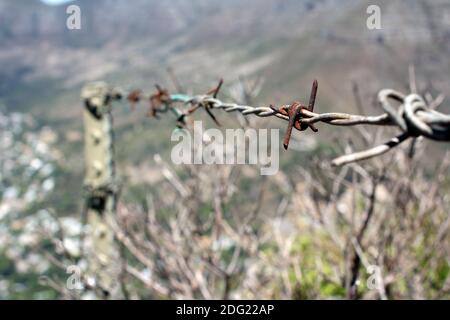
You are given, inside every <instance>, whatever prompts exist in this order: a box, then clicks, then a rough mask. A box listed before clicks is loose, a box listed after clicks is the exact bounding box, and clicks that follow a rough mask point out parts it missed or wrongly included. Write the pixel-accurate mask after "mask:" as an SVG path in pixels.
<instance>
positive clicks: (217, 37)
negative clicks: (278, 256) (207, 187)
mask: <svg viewBox="0 0 450 320" xmlns="http://www.w3.org/2000/svg"><path fill="white" fill-rule="evenodd" d="M73 3H74V4H77V5H79V6H80V8H81V15H82V29H81V30H68V29H67V28H66V18H67V14H66V12H65V11H66V8H67V4H65V5H59V6H48V5H45V4H43V3H42V2H40V1H38V0H0V129H1V130H2V131H1V132H0V133H1V135H0V136H1V138H2V144H1V145H0V150H2V156H1V157H0V164H1V170H2V171H1V172H0V196H1V198H0V200H1V202H0V222H2V219H4V220H5V221H6V219H10V220H11V221H12V220H15V219H16V218H21V219H22V218H24V217H23V216H26V215H28V214H35V213H38V218H39V216H44V218H45V217H46V216H47V215H49V214H50V213H49V212H48V211H47V209H49V211H51V212H53V211H54V212H56V214H57V215H65V216H70V215H74V214H78V213H79V212H80V211H81V210H80V208H81V204H82V199H83V198H82V191H81V190H82V179H83V149H82V148H83V144H82V120H81V110H82V105H81V102H80V97H79V94H80V90H81V87H82V86H83V85H84V84H85V83H86V82H89V81H95V80H106V81H108V82H109V83H111V84H115V85H120V86H121V87H124V88H125V89H130V88H136V87H142V88H144V89H151V88H152V87H153V86H154V84H155V83H160V84H161V85H163V86H166V87H168V88H169V90H171V91H174V88H173V84H172V82H171V81H170V79H169V76H168V73H167V68H168V67H171V68H172V69H173V70H174V72H175V73H176V75H177V77H178V78H179V80H180V82H181V83H182V85H183V87H185V88H187V89H188V90H189V91H192V92H195V93H199V92H205V91H206V90H207V89H209V88H210V87H212V86H213V85H214V84H215V83H216V81H217V80H218V79H219V78H221V77H223V78H224V80H225V85H224V90H223V91H222V92H221V93H220V95H221V97H223V98H224V100H225V99H226V100H231V95H230V93H229V90H228V89H229V88H230V87H232V86H233V85H235V84H236V83H237V81H238V79H239V77H244V78H249V79H255V78H257V77H263V78H264V82H263V87H262V90H261V93H260V95H259V96H258V97H256V98H255V100H254V101H252V103H253V104H255V105H256V104H270V103H272V104H285V103H290V102H292V101H293V100H300V101H305V100H306V99H307V97H308V96H309V90H310V87H311V82H312V80H313V79H318V81H319V93H318V100H317V104H316V108H317V110H318V111H320V112H325V111H330V110H333V111H344V112H345V111H347V112H360V111H359V110H357V108H356V106H355V103H354V97H353V94H352V83H358V84H359V89H360V94H361V97H362V99H363V101H364V109H365V110H364V112H365V113H368V114H377V113H380V112H381V109H380V108H379V107H378V106H376V105H375V103H374V101H375V100H374V97H375V95H376V93H377V92H378V90H380V89H382V88H387V87H391V88H395V89H398V90H401V91H403V92H405V91H406V90H407V88H408V83H407V79H408V67H409V66H410V65H414V66H415V68H416V74H417V81H418V86H419V90H421V91H427V92H430V93H432V94H433V96H436V95H437V94H439V93H443V94H445V95H446V96H448V95H450V83H449V81H448V75H449V74H450V61H449V59H448V57H449V54H450V3H449V2H448V1H447V0H434V1H426V0H385V1H369V0H362V1H355V0H316V1H313V0H284V1H276V0H247V1H239V0H229V1H223V0H191V1H188V0H173V1H157V0H133V1H126V0H96V1H89V0H77V1H74V2H73ZM370 4H378V5H379V6H380V8H381V20H382V22H381V23H382V29H381V30H368V29H367V27H366V19H367V13H366V9H367V6H368V5H370ZM440 110H441V111H443V112H447V113H449V112H450V103H448V101H447V100H446V101H445V102H444V104H443V105H442V107H441V109H440ZM145 111H146V110H144V109H143V108H141V109H139V110H137V111H136V112H134V113H130V112H129V108H128V106H126V105H125V104H124V105H119V104H117V105H116V106H115V109H114V112H113V113H114V120H115V121H114V122H115V124H114V126H115V133H116V135H115V138H116V140H117V144H116V150H115V151H116V154H117V158H118V161H117V164H118V166H119V170H118V171H119V173H120V175H121V177H122V178H123V181H124V185H125V186H126V188H124V190H123V197H122V199H124V202H128V203H130V202H131V203H138V202H139V201H141V200H142V199H145V197H146V195H147V194H148V193H151V192H153V191H154V189H156V187H155V185H157V183H158V182H160V181H161V179H162V178H161V170H160V169H158V168H156V167H155V166H154V164H153V162H152V161H153V160H152V159H153V155H154V153H160V154H161V155H162V156H163V158H164V157H165V156H167V155H168V153H170V148H169V146H170V139H169V137H170V133H171V131H172V129H173V127H174V126H175V121H174V119H163V120H161V121H156V120H155V119H149V118H146V117H145ZM221 117H222V115H221ZM223 117H224V118H225V121H226V117H230V115H223ZM169 118H170V117H169ZM221 119H222V118H221ZM252 121H254V123H253V125H254V126H258V125H261V126H265V127H267V126H272V127H280V128H284V127H285V125H286V123H284V122H283V121H277V120H273V119H271V120H269V119H252ZM212 125H213V124H212V123H211V126H212ZM16 127H17V128H18V129H16V131H17V132H13V131H14V130H15V129H14V128H16ZM318 127H319V129H320V130H321V131H320V132H321V134H318V135H312V134H309V133H308V134H305V135H301V136H300V138H299V140H296V134H294V137H293V140H294V141H293V143H292V145H293V146H294V145H295V142H298V143H300V144H301V143H304V144H305V145H307V144H308V143H309V142H310V141H311V140H313V142H314V143H312V144H309V145H312V146H314V147H313V149H314V148H315V149H314V150H311V148H310V149H308V148H303V149H302V148H298V150H300V151H298V150H295V148H294V147H293V148H292V150H290V152H288V153H281V156H280V161H281V167H282V169H283V173H282V174H284V171H285V170H286V171H288V170H293V169H292V168H293V167H294V165H298V164H302V165H303V163H305V162H304V161H302V160H303V159H304V158H305V157H308V156H310V155H309V154H308V152H310V151H311V153H315V154H317V153H319V152H322V151H323V149H325V150H326V152H333V150H331V149H332V148H330V145H329V142H330V141H331V140H332V139H333V138H334V137H335V136H339V135H343V136H339V137H343V138H345V137H346V136H347V135H350V134H352V131H351V130H350V129H349V130H348V131H346V130H345V129H342V130H343V131H339V132H336V131H333V134H327V133H330V132H331V131H329V128H325V127H324V126H320V125H319V126H318ZM283 130H284V129H283ZM9 131H11V132H12V133H9ZM343 132H344V133H343ZM49 137H50V138H49ZM306 137H307V138H306ZM308 139H309V140H308ZM308 141H309V142H308ZM43 144H45V146H46V147H45V148H44V151H42V150H40V148H42V145H43ZM39 146H41V147H39ZM427 146H430V148H431V149H432V152H433V153H431V154H439V152H441V150H442V149H446V148H447V149H448V145H443V144H438V143H433V142H431V141H427ZM306 149H308V152H305V151H304V150H306ZM49 150H50V151H49ZM302 150H303V151H302ZM330 150H331V151H330ZM327 158H330V157H327ZM430 158H431V157H430ZM428 160H429V162H431V160H432V159H428ZM431 166H432V164H431ZM45 168H47V169H45ZM48 168H51V170H50V169H48ZM260 178H261V177H254V176H252V177H246V179H247V180H248V181H252V184H250V182H248V181H247V180H246V182H245V183H246V184H247V185H246V186H244V187H243V188H242V190H243V191H245V192H247V193H248V194H252V193H256V191H257V190H256V188H253V189H252V188H251V187H249V186H255V185H258V182H259V181H258V180H257V179H260ZM245 192H243V193H245ZM240 208H241V209H242V207H240ZM272 211H273V210H272ZM66 218H67V217H66ZM31 220H32V219H31ZM19 222H21V223H19V224H17V229H18V230H19V229H20V230H22V229H23V228H24V227H23V226H24V225H25V226H27V225H28V222H29V221H28V220H26V219H25V218H24V219H22V220H20V221H19ZM32 222H33V221H31V222H30V225H31V226H30V227H28V229H33V228H34V224H33V223H32ZM0 228H6V227H4V226H3V225H1V224H0ZM25 229H27V228H25ZM13 231H14V232H16V231H15V230H13ZM23 238H24V237H22V238H21V240H20V239H16V237H9V236H8V237H7V236H6V233H5V236H4V237H3V238H1V239H2V241H0V242H3V243H5V245H4V246H3V247H0V275H1V274H7V275H16V274H21V272H22V274H24V273H27V272H28V273H30V270H35V269H36V270H35V271H33V272H35V273H36V274H34V275H33V277H32V278H31V279H32V280H30V279H28V278H26V277H25V276H23V277H22V276H19V277H18V280H14V281H17V282H18V283H19V284H21V283H22V284H23V283H31V282H33V283H34V282H37V278H38V275H39V274H40V273H42V272H41V271H39V270H41V269H43V268H44V267H42V265H41V261H39V260H38V259H36V258H35V257H34V256H31V258H30V257H29V256H28V255H26V254H25V253H23V252H22V251H21V250H22V249H20V250H19V249H17V250H16V248H15V247H12V249H11V248H9V249H8V250H6V249H5V248H7V246H8V247H11V244H12V243H18V246H19V247H20V246H22V242H23V243H26V242H27V239H28V238H27V237H25V240H24V239H23ZM4 249H5V252H3V251H4ZM16 257H22V258H23V259H22V260H23V261H22V262H23V263H22V264H21V267H20V268H19V267H18V266H13V264H12V263H11V261H12V260H14V259H15V258H16ZM30 261H31V262H30ZM44 269H45V268H44ZM21 270H22V271H21ZM8 286H9V284H8ZM4 287H6V284H5V283H3V282H1V281H0V298H2V297H8V296H13V293H14V297H15V294H16V291H17V292H18V293H17V297H29V295H27V294H28V293H23V295H22V293H21V292H23V290H22V291H21V290H10V289H8V290H6V289H4ZM19 287H20V286H19ZM2 288H3V289H2ZM19 289H20V288H19ZM5 292H6V293H5ZM12 292H13V293H12ZM30 292H31V293H30V295H31V294H33V290H32V289H30ZM52 294H53V293H52V292H50V293H49V292H47V291H45V292H43V293H42V296H43V297H49V296H50V297H51V296H52Z"/></svg>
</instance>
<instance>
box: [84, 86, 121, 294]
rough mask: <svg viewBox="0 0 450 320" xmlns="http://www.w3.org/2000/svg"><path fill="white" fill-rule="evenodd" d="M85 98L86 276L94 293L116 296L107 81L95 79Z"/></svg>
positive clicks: (113, 182) (114, 191)
mask: <svg viewBox="0 0 450 320" xmlns="http://www.w3.org/2000/svg"><path fill="white" fill-rule="evenodd" d="M81 97H82V99H83V102H84V108H83V118H84V126H85V137H84V139H85V140H84V143H85V166H86V167H85V170H86V173H85V180H84V187H85V191H86V200H85V201H86V204H85V208H86V222H87V230H86V235H85V243H84V248H85V254H86V258H87V263H88V266H87V270H86V272H87V278H88V279H89V281H94V282H95V286H94V287H95V288H97V289H99V290H95V294H96V297H98V298H102V299H108V298H118V294H119V292H120V290H119V286H118V284H117V279H118V277H117V275H118V272H119V271H118V269H119V267H118V266H117V265H116V264H117V262H118V250H117V249H118V248H117V245H116V244H115V241H114V232H113V230H112V229H111V227H110V223H109V222H110V220H111V219H112V218H113V217H114V215H115V211H116V201H117V197H118V192H119V187H118V186H119V184H118V183H117V179H116V174H115V167H114V157H113V132H112V116H111V101H112V100H113V99H114V98H115V97H114V96H113V95H112V93H111V91H110V89H109V87H108V85H107V84H106V83H104V82H94V83H90V84H88V85H86V86H85V87H84V88H83V89H82V92H81Z"/></svg>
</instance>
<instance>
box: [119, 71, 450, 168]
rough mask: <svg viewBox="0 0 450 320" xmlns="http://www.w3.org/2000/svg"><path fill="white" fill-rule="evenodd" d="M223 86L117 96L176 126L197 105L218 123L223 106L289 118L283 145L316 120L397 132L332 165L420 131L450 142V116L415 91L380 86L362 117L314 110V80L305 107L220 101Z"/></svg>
mask: <svg viewBox="0 0 450 320" xmlns="http://www.w3.org/2000/svg"><path fill="white" fill-rule="evenodd" d="M222 85H223V80H222V79H220V81H219V83H218V84H217V86H215V87H214V88H213V89H211V90H209V91H207V92H206V94H201V95H187V94H184V93H178V94H169V92H168V90H166V89H163V88H162V87H160V86H158V85H156V92H154V93H152V94H144V92H143V91H142V90H140V89H138V90H133V91H131V92H129V94H128V95H123V94H121V95H120V97H124V96H126V99H127V100H128V102H129V104H130V106H131V109H132V110H134V109H135V105H136V104H137V103H139V102H140V101H143V100H147V101H148V102H149V104H150V109H149V112H148V113H147V115H148V116H152V117H155V118H157V117H158V114H160V113H165V112H167V111H172V112H173V113H174V114H175V116H176V117H177V127H179V128H182V127H185V126H186V118H187V117H188V116H191V115H192V114H193V113H195V111H197V110H199V109H204V110H205V111H206V113H207V114H208V115H209V116H210V117H211V119H212V120H213V121H214V122H215V123H216V124H217V125H218V126H220V123H219V121H218V120H217V118H216V116H215V115H214V114H213V110H214V109H222V110H224V111H225V112H240V113H241V114H242V115H244V116H246V115H250V114H253V115H256V116H258V117H271V116H274V117H277V118H280V119H283V120H286V121H288V126H287V130H286V133H285V136H284V141H283V145H284V148H285V149H288V147H289V141H290V139H291V135H292V129H293V128H295V129H297V130H298V131H305V130H307V129H308V128H310V129H311V130H312V131H313V132H317V131H318V130H317V128H316V127H315V126H314V124H315V123H318V122H321V123H325V124H329V125H334V126H355V125H375V126H396V127H397V128H398V129H399V130H400V131H401V133H400V134H399V135H398V136H396V137H394V138H392V139H390V140H389V141H387V142H385V143H384V144H381V145H379V146H376V147H374V148H371V149H368V150H365V151H361V152H355V153H352V154H348V155H344V156H341V157H339V158H337V159H335V160H333V161H332V162H331V164H332V165H334V166H340V165H344V164H347V163H351V162H356V161H361V160H365V159H370V158H373V157H376V156H379V155H381V154H384V153H386V152H388V151H389V150H391V149H392V148H394V147H396V146H398V145H399V144H401V143H402V142H403V141H405V140H407V139H408V138H415V137H419V136H423V137H425V138H428V139H432V140H437V141H450V115H446V114H443V113H440V112H438V111H436V110H434V109H435V107H436V106H437V104H438V103H436V101H429V100H428V103H427V102H426V101H425V99H424V98H423V97H422V96H420V95H418V94H417V93H414V92H413V93H410V94H408V95H405V94H402V93H400V92H398V91H395V90H392V89H384V90H381V91H380V92H379V94H378V101H379V103H380V105H381V107H382V108H383V110H384V113H383V114H380V115H377V116H363V115H354V114H347V113H339V112H331V113H322V114H319V113H316V112H314V106H315V102H316V95H317V90H318V82H317V80H314V82H313V85H312V89H311V94H310V98H309V103H308V105H307V106H305V105H304V104H302V103H300V102H298V101H294V102H292V103H291V104H289V105H282V106H280V107H278V108H276V107H274V106H273V105H270V106H269V107H264V106H261V107H253V106H247V105H239V104H236V103H226V102H223V101H221V100H219V99H218V98H217V96H218V94H219V91H220V89H221V88H222ZM114 90H116V91H114V92H122V91H121V90H120V89H114ZM436 100H438V99H436ZM392 101H395V102H397V104H399V106H398V107H397V108H394V106H392V104H391V103H392ZM440 102H442V101H440ZM180 105H181V106H183V105H184V106H190V107H189V108H188V109H185V108H180V107H179V106H180Z"/></svg>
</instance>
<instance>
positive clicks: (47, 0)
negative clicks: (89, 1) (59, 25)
mask: <svg viewBox="0 0 450 320" xmlns="http://www.w3.org/2000/svg"><path fill="white" fill-rule="evenodd" d="M41 1H42V2H44V3H46V4H60V3H65V2H70V1H72V0H41Z"/></svg>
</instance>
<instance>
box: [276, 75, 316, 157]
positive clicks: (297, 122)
mask: <svg viewBox="0 0 450 320" xmlns="http://www.w3.org/2000/svg"><path fill="white" fill-rule="evenodd" d="M318 86H319V85H318V83H317V80H314V82H313V85H312V88H311V96H310V97H309V104H308V106H307V107H305V106H304V105H303V104H301V103H300V102H298V101H294V102H293V103H292V104H291V105H288V106H281V107H279V108H278V109H277V108H275V107H274V106H272V105H270V109H272V110H273V111H274V112H276V113H280V114H282V115H285V116H287V117H288V118H289V123H288V127H287V130H286V133H285V135H284V140H283V146H284V149H285V150H287V149H288V147H289V141H290V140H291V134H292V128H293V127H295V129H297V130H299V131H305V130H306V129H308V128H311V130H312V131H314V132H317V131H319V130H317V128H316V127H315V126H314V125H313V124H307V123H302V122H301V119H302V117H303V113H302V111H303V110H307V111H310V112H313V111H314V104H315V102H316V95H317V89H318Z"/></svg>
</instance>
